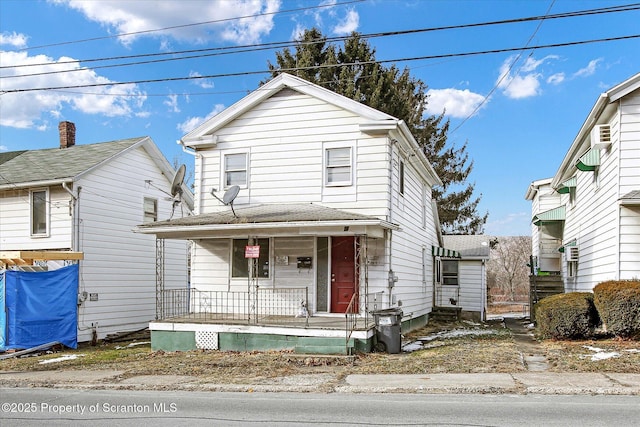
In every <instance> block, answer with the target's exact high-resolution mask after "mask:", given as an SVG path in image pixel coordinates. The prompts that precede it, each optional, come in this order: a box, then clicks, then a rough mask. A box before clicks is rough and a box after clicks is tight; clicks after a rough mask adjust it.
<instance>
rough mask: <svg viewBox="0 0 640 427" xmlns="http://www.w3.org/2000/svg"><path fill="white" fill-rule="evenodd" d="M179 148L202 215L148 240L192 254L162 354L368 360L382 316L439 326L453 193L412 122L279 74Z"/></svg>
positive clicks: (171, 295) (169, 300) (158, 329)
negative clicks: (443, 217)
mask: <svg viewBox="0 0 640 427" xmlns="http://www.w3.org/2000/svg"><path fill="white" fill-rule="evenodd" d="M181 141H182V142H183V144H184V145H185V146H187V147H189V148H191V149H193V150H195V151H194V152H193V154H194V155H195V171H196V172H195V215H194V216H191V217H189V218H183V219H175V220H171V221H165V222H158V223H155V224H145V225H142V226H140V227H139V230H140V232H142V233H145V234H152V235H153V234H155V235H156V236H157V237H158V238H165V239H192V240H193V241H194V246H193V258H192V276H191V277H192V281H191V286H192V290H191V292H190V294H189V295H188V296H187V295H182V296H181V295H179V293H177V292H169V291H167V292H165V293H164V296H163V297H162V299H163V300H164V301H165V305H164V307H165V310H166V316H165V320H164V321H162V322H153V323H152V324H151V325H150V329H151V332H152V347H153V348H154V349H164V350H177V349H190V348H196V347H198V348H214V349H223V350H252V349H267V348H281V349H285V348H286V349H295V350H296V351H299V352H345V351H347V352H349V351H351V350H352V349H353V348H358V349H360V350H364V351H368V350H370V349H371V348H372V344H373V336H374V332H375V331H374V330H373V328H372V325H371V324H370V320H371V312H372V311H373V310H375V309H391V310H392V311H393V312H394V313H395V315H396V316H398V312H399V311H400V310H401V311H402V321H403V328H404V329H408V328H416V327H420V326H422V325H424V324H426V323H427V321H428V318H429V313H430V312H431V310H432V308H433V304H434V300H433V276H434V270H433V265H434V257H433V255H432V254H435V253H437V252H438V250H439V249H438V238H437V229H438V225H437V223H436V221H435V218H434V213H433V210H432V193H431V189H432V186H434V185H441V181H440V178H438V176H437V175H436V173H435V171H434V170H433V168H432V166H431V165H430V164H429V161H428V160H427V159H426V157H425V156H424V154H423V153H422V151H421V150H420V148H419V146H418V144H417V142H416V141H415V139H414V138H413V136H412V135H411V134H410V132H409V130H408V127H407V125H406V124H405V123H404V122H403V121H402V120H399V119H396V118H394V117H391V116H389V115H387V114H385V113H382V112H380V111H378V110H375V109H372V108H369V107H367V106H365V105H363V104H361V103H358V102H356V101H353V100H351V99H348V98H346V97H343V96H341V95H338V94H336V93H334V92H331V91H329V90H327V89H324V88H322V87H319V86H317V85H314V84H312V83H309V82H307V81H305V80H302V79H300V78H298V77H294V76H291V75H288V74H281V75H279V76H278V77H276V78H274V79H273V80H271V81H269V82H268V83H267V84H265V85H264V86H262V87H260V88H259V89H258V90H256V91H254V92H253V93H251V94H249V95H248V96H246V97H245V98H243V99H242V100H240V101H239V102H237V103H236V104H234V105H232V106H231V107H229V108H228V109H226V110H225V111H223V112H221V113H220V114H218V115H217V116H215V117H213V118H211V119H209V120H207V121H206V122H204V123H202V124H201V125H200V126H198V127H197V128H196V129H195V130H193V131H192V132H190V133H189V134H187V135H186V136H185V137H183V138H182V140H181ZM225 203H226V205H225ZM432 247H435V249H434V248H432ZM258 251H259V252H258ZM450 253H453V252H450ZM247 257H248V258H247ZM251 257H257V258H251ZM248 260H249V261H248ZM252 260H253V261H252ZM307 314H309V315H310V317H308V318H307V316H306V315H307ZM178 315H182V317H181V318H180V317H179V316H178ZM296 316H302V317H296Z"/></svg>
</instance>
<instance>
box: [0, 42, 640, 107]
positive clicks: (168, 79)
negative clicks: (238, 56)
mask: <svg viewBox="0 0 640 427" xmlns="http://www.w3.org/2000/svg"><path fill="white" fill-rule="evenodd" d="M637 38H640V34H633V35H628V36H619V37H608V38H601V39H591V40H582V41H573V42H565V43H553V44H546V45H537V46H528V47H514V48H503V49H491V50H483V51H473V52H460V53H447V54H440V55H427V56H416V57H406V58H396V59H386V60H376V61H358V62H352V63H342V64H322V65H314V66H310V67H293V68H282V69H277V70H256V71H239V72H235V73H223V74H209V75H204V76H188V77H165V78H161V79H146V80H131V81H124V82H110V83H91V84H78V85H64V86H49V87H37V88H27V89H7V90H2V91H0V94H8V93H24V92H35V91H47V90H60V89H79V88H86V87H103V86H119V85H129V84H142V83H162V82H172V81H185V80H201V79H214V78H221V77H237V76H248V75H256V74H271V73H272V72H273V71H278V72H295V71H303V70H310V69H320V68H332V67H349V66H358V65H366V64H385V63H390V62H393V63H398V62H411V61H423V60H429V59H441V58H453V57H467V56H477V55H487V54H495V53H505V52H514V51H521V50H523V49H549V48H557V47H566V46H578V45H584V44H591V43H602V42H612V41H620V40H631V39H637Z"/></svg>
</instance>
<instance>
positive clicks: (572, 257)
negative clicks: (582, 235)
mask: <svg viewBox="0 0 640 427" xmlns="http://www.w3.org/2000/svg"><path fill="white" fill-rule="evenodd" d="M578 254H579V252H578V247H577V246H567V247H565V251H564V257H565V260H566V261H578Z"/></svg>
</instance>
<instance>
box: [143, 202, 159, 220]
mask: <svg viewBox="0 0 640 427" xmlns="http://www.w3.org/2000/svg"><path fill="white" fill-rule="evenodd" d="M143 210H144V216H143V218H142V222H143V223H148V222H156V221H157V220H158V201H157V200H156V199H152V198H149V197H145V198H144V207H143Z"/></svg>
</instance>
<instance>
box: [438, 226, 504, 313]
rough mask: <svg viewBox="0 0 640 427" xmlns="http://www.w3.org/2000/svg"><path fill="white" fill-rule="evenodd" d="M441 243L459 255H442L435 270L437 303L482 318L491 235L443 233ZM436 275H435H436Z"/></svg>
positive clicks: (485, 303)
mask: <svg viewBox="0 0 640 427" xmlns="http://www.w3.org/2000/svg"><path fill="white" fill-rule="evenodd" d="M442 238H443V243H444V245H443V246H444V247H446V248H448V249H451V250H454V251H455V252H456V253H457V254H458V255H459V258H442V259H440V260H439V262H440V266H439V267H438V266H436V272H438V271H440V275H439V277H440V278H441V280H436V284H435V287H436V288H435V298H436V304H435V305H436V306H437V307H451V308H457V309H459V310H460V316H461V317H462V318H466V319H471V320H475V321H484V320H486V316H487V261H489V255H490V252H491V245H492V239H493V238H492V237H490V236H483V235H471V236H465V235H444V236H442ZM436 277H438V275H436Z"/></svg>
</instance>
